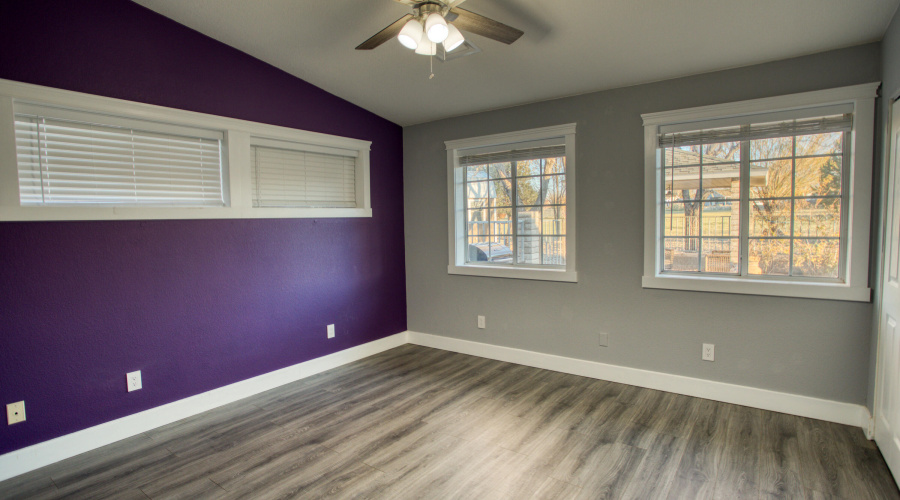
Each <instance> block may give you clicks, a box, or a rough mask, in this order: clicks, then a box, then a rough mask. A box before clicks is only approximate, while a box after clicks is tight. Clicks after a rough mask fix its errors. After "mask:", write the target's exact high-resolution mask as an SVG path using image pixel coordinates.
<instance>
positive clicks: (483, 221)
mask: <svg viewBox="0 0 900 500" xmlns="http://www.w3.org/2000/svg"><path fill="white" fill-rule="evenodd" d="M446 144H447V150H448V175H449V186H450V207H449V208H450V247H451V249H450V266H449V268H448V270H449V272H450V273H451V274H467V275H479V276H493V277H508V278H523V279H538V280H553V281H576V274H575V231H574V229H575V220H574V219H575V213H574V183H575V164H574V148H575V125H574V124H570V125H563V126H558V127H547V128H542V129H534V130H526V131H522V132H514V133H510V134H498V135H493V136H487V137H478V138H472V139H463V140H458V141H448V142H447V143H446Z"/></svg>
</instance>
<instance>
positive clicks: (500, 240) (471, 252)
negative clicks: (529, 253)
mask: <svg viewBox="0 0 900 500" xmlns="http://www.w3.org/2000/svg"><path fill="white" fill-rule="evenodd" d="M511 240H512V238H510V237H502V236H500V237H469V239H468V241H469V245H468V252H467V255H466V262H474V263H479V264H511V263H512V258H513V253H512V252H513V251H512V248H511V247H510V244H511V243H512V242H511Z"/></svg>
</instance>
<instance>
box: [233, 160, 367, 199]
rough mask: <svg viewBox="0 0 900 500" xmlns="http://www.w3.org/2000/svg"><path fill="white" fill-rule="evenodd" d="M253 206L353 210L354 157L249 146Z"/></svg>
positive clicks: (354, 190)
mask: <svg viewBox="0 0 900 500" xmlns="http://www.w3.org/2000/svg"><path fill="white" fill-rule="evenodd" d="M250 157H251V167H252V170H253V175H252V176H251V190H252V192H253V206H255V207H338V208H354V207H356V158H354V157H352V156H342V155H336V154H328V153H320V152H313V151H298V150H291V149H280V148H274V147H268V146H260V145H256V146H253V147H252V152H251V155H250Z"/></svg>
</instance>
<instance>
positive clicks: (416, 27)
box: [397, 19, 422, 50]
mask: <svg viewBox="0 0 900 500" xmlns="http://www.w3.org/2000/svg"><path fill="white" fill-rule="evenodd" d="M397 40H400V43H401V44H403V46H404V47H406V48H407V49H413V50H415V49H416V47H418V46H419V41H421V40H422V23H420V22H419V21H417V20H415V19H410V20H409V22H407V23H406V24H405V25H404V26H403V29H402V30H400V34H399V35H397Z"/></svg>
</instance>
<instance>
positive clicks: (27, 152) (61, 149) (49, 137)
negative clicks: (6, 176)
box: [15, 105, 224, 206]
mask: <svg viewBox="0 0 900 500" xmlns="http://www.w3.org/2000/svg"><path fill="white" fill-rule="evenodd" d="M27 108H28V110H29V111H32V112H29V113H17V114H15V130H16V157H17V163H18V174H19V201H20V203H21V205H23V206H27V205H54V204H63V205H65V204H100V205H110V204H112V205H124V206H129V205H162V206H222V205H224V198H223V190H222V158H221V157H222V152H221V143H222V139H221V138H220V137H221V136H222V134H221V133H218V132H213V131H209V130H198V134H197V136H196V137H195V136H191V135H183V133H185V132H187V133H189V132H190V130H188V129H186V127H178V126H173V128H176V129H177V130H178V132H180V133H167V132H165V131H162V130H161V129H164V127H165V125H163V124H157V123H152V122H147V123H146V124H145V123H143V122H142V121H141V120H130V119H124V118H122V117H106V116H104V115H99V114H96V115H95V114H92V113H81V112H71V111H68V110H56V109H54V108H50V107H47V108H45V109H43V110H42V109H40V108H39V107H37V106H34V105H29V106H27ZM35 111H36V113H35ZM57 111H59V112H58V113H57ZM72 115H77V116H78V118H79V119H77V120H73V119H69V118H59V116H72ZM107 118H108V120H106V119H107ZM104 121H108V122H110V123H115V125H111V124H108V123H104ZM142 125H146V127H142ZM217 135H218V136H219V137H216V136H217Z"/></svg>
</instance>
